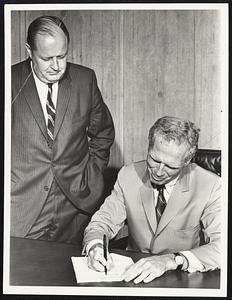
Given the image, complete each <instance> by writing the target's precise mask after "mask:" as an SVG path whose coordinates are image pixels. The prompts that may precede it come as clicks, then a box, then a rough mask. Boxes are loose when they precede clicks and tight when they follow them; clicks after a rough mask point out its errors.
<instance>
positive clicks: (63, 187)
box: [11, 16, 114, 243]
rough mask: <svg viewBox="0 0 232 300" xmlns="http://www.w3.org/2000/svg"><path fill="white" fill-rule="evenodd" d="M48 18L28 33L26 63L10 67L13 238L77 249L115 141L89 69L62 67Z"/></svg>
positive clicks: (54, 26) (61, 35) (59, 43)
mask: <svg viewBox="0 0 232 300" xmlns="http://www.w3.org/2000/svg"><path fill="white" fill-rule="evenodd" d="M68 47H69V33H68V30H67V28H66V27H65V25H64V23H63V22H62V21H61V20H60V19H59V18H57V17H54V16H42V17H39V18H37V19H35V20H34V21H33V22H32V23H31V24H30V26H29V28H28V34H27V43H26V49H27V52H28V54H29V59H27V60H26V61H23V62H21V63H19V64H16V65H14V66H13V67H12V136H11V141H12V146H11V155H12V158H11V235H12V236H17V237H25V238H32V239H41V240H51V241H61V242H68V243H79V242H80V241H81V240H82V238H83V231H84V228H85V227H86V225H87V224H88V222H89V219H90V216H91V215H92V214H93V212H94V211H95V210H96V209H97V208H98V207H99V205H100V203H101V197H102V193H103V189H104V183H103V175H102V173H103V171H104V169H105V168H106V166H107V163H108V160H109V154H110V147H111V145H112V143H113V141H114V126H113V121H112V118H111V114H110V112H109V110H108V108H107V106H106V104H105V103H104V102H103V99H102V96H101V93H100V91H99V88H98V86H97V81H96V76H95V73H94V71H93V70H91V69H89V68H86V67H84V66H80V65H76V64H71V63H68V62H67V54H68Z"/></svg>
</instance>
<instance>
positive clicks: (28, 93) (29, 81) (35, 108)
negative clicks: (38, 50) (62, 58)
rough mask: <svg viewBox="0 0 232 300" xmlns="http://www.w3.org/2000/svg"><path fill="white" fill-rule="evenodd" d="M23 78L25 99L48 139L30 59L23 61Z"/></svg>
mask: <svg viewBox="0 0 232 300" xmlns="http://www.w3.org/2000/svg"><path fill="white" fill-rule="evenodd" d="M22 75H23V78H24V82H23V84H24V87H23V93H24V96H25V99H26V101H27V103H28V105H29V107H30V109H31V112H32V114H33V116H34V118H35V120H36V122H37V124H38V126H39V127H40V129H41V131H42V133H43V135H44V136H45V138H46V139H47V140H49V137H48V133H47V127H46V123H45V118H44V114H43V109H42V106H41V103H40V100H39V96H38V93H37V88H36V85H35V81H34V77H33V73H32V71H31V67H30V60H27V61H26V63H25V68H24V69H23V72H22Z"/></svg>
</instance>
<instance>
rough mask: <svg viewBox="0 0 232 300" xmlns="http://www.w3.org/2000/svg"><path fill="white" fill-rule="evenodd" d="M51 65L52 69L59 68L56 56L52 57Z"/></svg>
mask: <svg viewBox="0 0 232 300" xmlns="http://www.w3.org/2000/svg"><path fill="white" fill-rule="evenodd" d="M51 67H52V68H53V69H54V70H58V69H59V64H58V59H57V58H56V57H53V59H52V65H51Z"/></svg>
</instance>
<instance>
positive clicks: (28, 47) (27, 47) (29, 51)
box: [25, 43, 32, 58]
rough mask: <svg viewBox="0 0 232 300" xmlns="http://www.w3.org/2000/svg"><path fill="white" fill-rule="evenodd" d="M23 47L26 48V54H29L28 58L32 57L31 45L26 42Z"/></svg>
mask: <svg viewBox="0 0 232 300" xmlns="http://www.w3.org/2000/svg"><path fill="white" fill-rule="evenodd" d="M25 48H26V50H27V53H28V55H29V56H30V58H32V51H31V47H30V46H29V45H28V43H26V44H25Z"/></svg>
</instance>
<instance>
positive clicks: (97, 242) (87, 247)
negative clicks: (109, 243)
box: [85, 239, 103, 255]
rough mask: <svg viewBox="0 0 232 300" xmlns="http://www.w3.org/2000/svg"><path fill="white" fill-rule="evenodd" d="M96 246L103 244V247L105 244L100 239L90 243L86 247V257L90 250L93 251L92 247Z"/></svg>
mask: <svg viewBox="0 0 232 300" xmlns="http://www.w3.org/2000/svg"><path fill="white" fill-rule="evenodd" d="M95 244H102V245H103V242H102V240H100V239H94V240H92V241H91V242H89V243H88V244H87V245H86V248H85V251H86V255H88V254H89V250H90V249H91V247H92V246H93V245H95Z"/></svg>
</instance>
